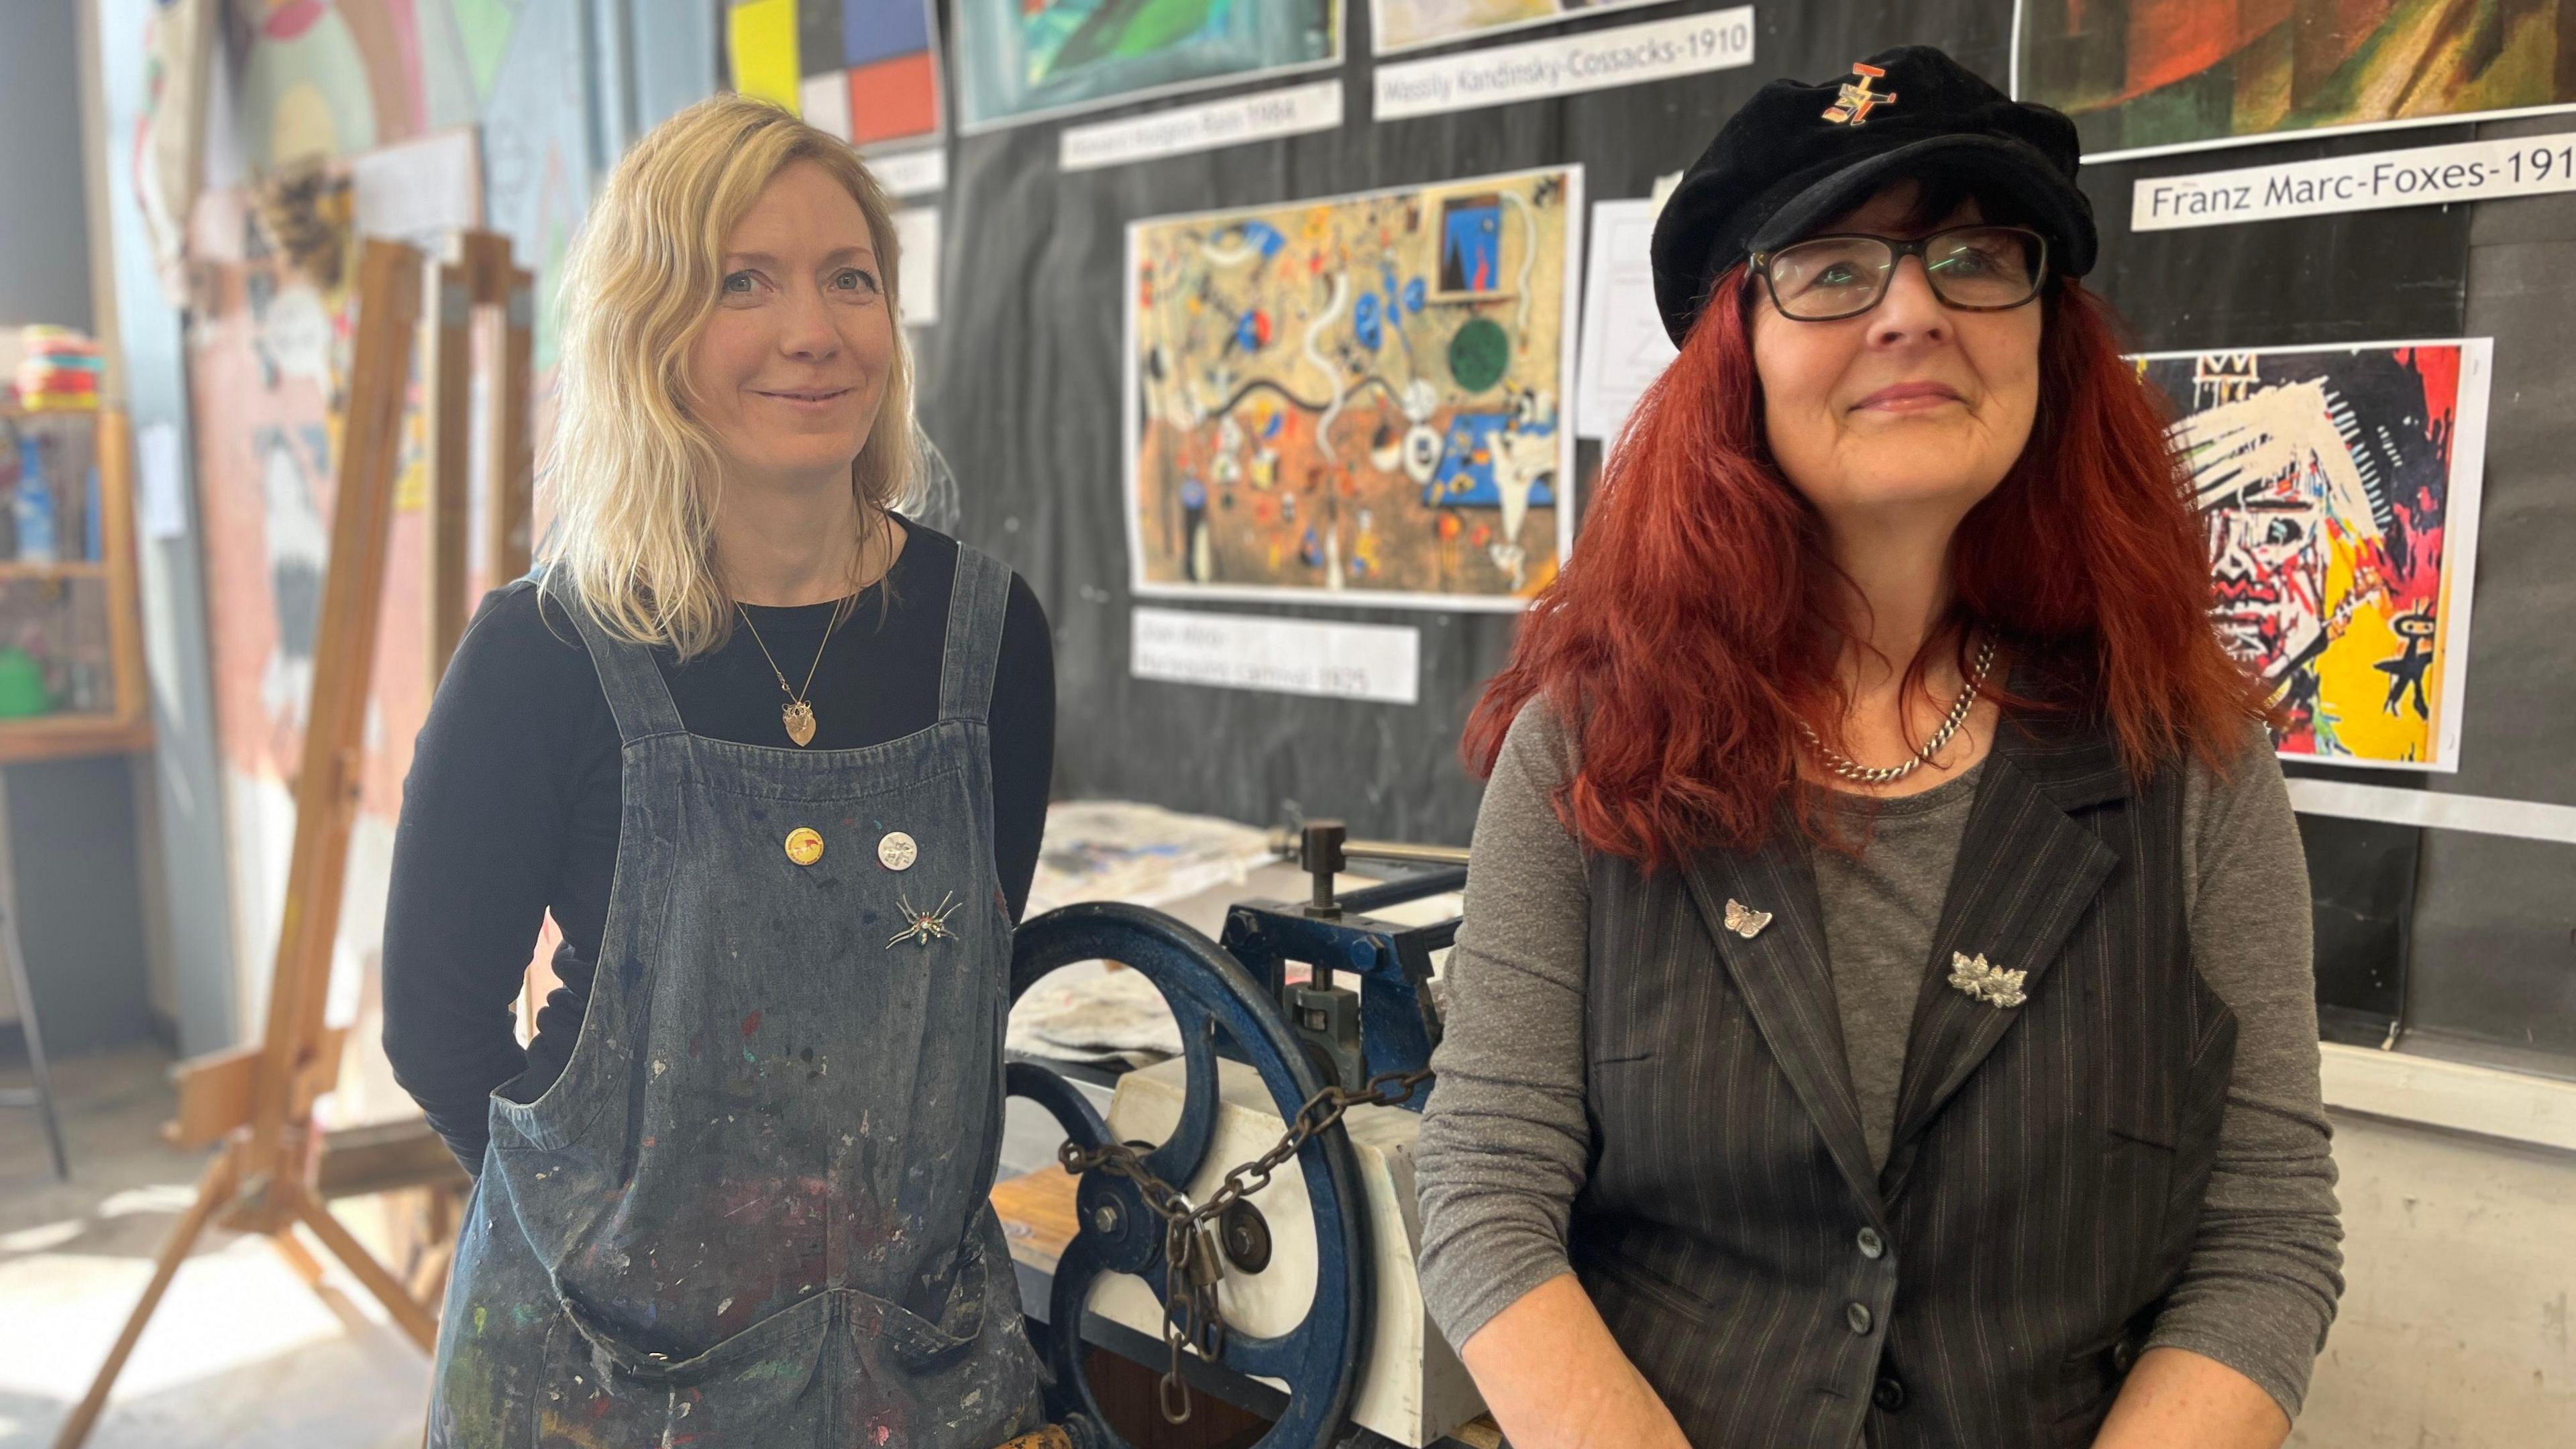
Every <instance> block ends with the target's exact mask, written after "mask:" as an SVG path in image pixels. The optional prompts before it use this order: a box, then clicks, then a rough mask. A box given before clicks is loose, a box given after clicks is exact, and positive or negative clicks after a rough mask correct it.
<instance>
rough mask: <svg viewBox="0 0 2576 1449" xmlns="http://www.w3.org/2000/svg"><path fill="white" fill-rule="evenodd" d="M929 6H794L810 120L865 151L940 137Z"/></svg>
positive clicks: (855, 1)
mask: <svg viewBox="0 0 2576 1449" xmlns="http://www.w3.org/2000/svg"><path fill="white" fill-rule="evenodd" d="M930 6H931V0H796V17H797V39H796V66H797V71H798V75H799V81H798V99H799V104H800V107H801V109H802V111H803V113H804V116H805V119H806V120H807V121H808V122H811V123H812V124H814V125H816V126H820V127H821V128H823V129H824V130H826V131H829V132H831V133H832V134H833V135H835V136H838V137H840V138H841V139H842V140H845V141H848V142H850V143H851V144H852V145H856V146H860V147H872V146H902V145H906V144H910V143H915V142H924V141H933V140H937V139H938V137H939V125H940V96H939V32H938V27H937V26H935V25H934V24H933V23H932V21H931V14H930Z"/></svg>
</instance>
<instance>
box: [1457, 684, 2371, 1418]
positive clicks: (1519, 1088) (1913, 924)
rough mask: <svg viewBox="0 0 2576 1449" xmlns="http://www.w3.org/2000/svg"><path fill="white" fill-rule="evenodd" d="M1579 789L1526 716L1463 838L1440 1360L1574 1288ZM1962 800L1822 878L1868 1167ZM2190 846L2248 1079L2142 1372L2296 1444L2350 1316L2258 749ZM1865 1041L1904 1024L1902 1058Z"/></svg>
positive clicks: (2310, 1047) (2195, 785) (1584, 900)
mask: <svg viewBox="0 0 2576 1449" xmlns="http://www.w3.org/2000/svg"><path fill="white" fill-rule="evenodd" d="M1572 770H1573V762H1572V758H1571V746H1570V744H1569V742H1568V740H1567V738H1566V736H1565V734H1564V732H1563V731H1562V730H1561V729H1560V728H1559V727H1558V725H1557V723H1556V721H1555V718H1554V716H1553V714H1552V712H1550V711H1549V710H1548V709H1546V708H1545V707H1544V706H1541V705H1537V704H1533V705H1532V706H1531V707H1530V708H1528V709H1525V710H1524V711H1523V712H1522V714H1521V717H1520V718H1519V719H1518V720H1517V721H1516V722H1515V723H1514V724H1513V726H1512V730H1511V734H1510V736H1509V738H1508V739H1506V741H1505V742H1504V745H1503V750H1502V755H1501V758H1500V759H1499V760H1498V761H1497V762H1496V764H1495V768H1494V774H1493V778H1492V780H1491V781H1490V782H1489V783H1488V784H1487V786H1486V789H1485V799H1484V804H1483V807H1482V809H1481V811H1480V812H1479V814H1478V816H1477V819H1476V837H1475V842H1474V846H1473V852H1472V855H1471V864H1470V867H1469V870H1468V876H1467V899H1466V914H1465V920H1464V922H1463V923H1462V924H1461V925H1460V927H1459V931H1458V940H1457V948H1456V950H1455V951H1454V952H1453V953H1452V955H1451V957H1450V960H1449V964H1448V967H1447V970H1446V972H1445V973H1444V974H1445V978H1446V979H1445V982H1444V987H1445V998H1446V1035H1445V1037H1444V1039H1443V1041H1442V1042H1441V1044H1440V1048H1439V1050H1438V1052H1437V1053H1436V1054H1435V1055H1434V1056H1433V1058H1432V1064H1433V1065H1434V1066H1435V1067H1436V1068H1438V1070H1439V1073H1440V1085H1439V1089H1438V1091H1437V1092H1436V1093H1435V1094H1434V1095H1433V1097H1432V1100H1431V1106H1430V1110H1429V1112H1428V1113H1427V1114H1426V1115H1425V1117H1424V1119H1423V1124H1422V1137H1421V1143H1420V1146H1419V1148H1418V1158H1417V1174H1418V1177H1417V1180H1418V1183H1419V1187H1420V1192H1421V1207H1422V1261H1421V1271H1422V1292H1423V1298H1424V1301H1425V1303H1426V1305H1427V1306H1428V1307H1429V1309H1430V1311H1431V1314H1432V1316H1433V1318H1434V1319H1435V1320H1436V1321H1437V1322H1438V1323H1439V1325H1440V1328H1441V1331H1442V1332H1443V1333H1445V1334H1446V1335H1447V1336H1448V1339H1449V1341H1450V1342H1451V1343H1452V1344H1463V1343H1465V1342H1466V1341H1467V1339H1468V1338H1469V1337H1470V1336H1472V1335H1473V1334H1474V1333H1475V1332H1476V1330H1477V1329H1479V1328H1482V1327H1483V1326H1484V1325H1485V1323H1486V1321H1487V1320H1488V1319H1491V1318H1492V1317H1493V1316H1494V1315H1495V1314H1497V1313H1499V1312H1501V1311H1502V1310H1503V1309H1505V1308H1507V1307H1509V1306H1510V1305H1511V1304H1513V1303H1514V1302H1516V1301H1518V1300H1519V1299H1520V1298H1521V1296H1522V1295H1524V1294H1526V1293H1528V1292H1529V1291H1530V1290H1531V1289H1533V1288H1536V1287H1538V1286H1539V1285H1540V1284H1542V1283H1544V1282H1546V1281H1548V1280H1549V1279H1551V1278H1554V1277H1556V1276H1558V1275H1559V1274H1562V1273H1567V1272H1570V1271H1572V1269H1571V1266H1570V1263H1569V1260H1568V1258H1567V1253H1566V1238H1567V1231H1568V1226H1569V1224H1570V1222H1571V1220H1572V1218H1573V1213H1574V1203H1575V1199H1576V1197H1577V1196H1578V1195H1579V1194H1580V1193H1581V1192H1582V1189H1583V1184H1584V1175H1585V1171H1586V1167H1587V1164H1588V1162H1589V1160H1590V1155H1591V1147H1592V1141H1591V1132H1590V1127H1589V1125H1588V1122H1587V1118H1586V1116H1585V1112H1584V1091H1585V1086H1584V1083H1585V1066H1586V1063H1585V1060H1584V1000H1585V981H1586V976H1587V974H1588V972H1589V970H1590V966H1591V963H1590V961H1589V959H1588V951H1589V946H1588V932H1587V922H1588V918H1589V914H1590V902H1589V899H1588V894H1587V892H1588V887H1587V884H1586V875H1585V870H1584V857H1583V849H1582V847H1581V845H1580V844H1579V843H1578V842H1577V841H1576V840H1575V839H1574V838H1573V837H1572V836H1571V835H1570V834H1569V833H1568V832H1567V831H1566V829H1565V827H1564V825H1563V823H1562V822H1561V821H1560V820H1559V819H1558V818H1557V815H1556V811H1555V808H1554V807H1553V805H1552V804H1551V803H1550V800H1551V797H1552V796H1553V795H1554V793H1555V791H1556V789H1557V787H1558V786H1559V785H1560V784H1561V783H1562V782H1564V781H1565V780H1567V779H1568V778H1570V776H1571V774H1572ZM1973 788H1974V786H1973V784H1972V783H1971V782H1970V781H1968V780H1966V779H1961V780H1956V781H1952V782H1949V783H1946V784H1944V785H1941V786H1938V787H1935V789H1934V790H1932V791H1930V792H1926V794H1924V795H1922V796H1918V797H1914V798H1913V799H1911V800H1900V801H1895V802H1889V803H1890V804H1891V805H1892V806H1893V807H1896V808H1894V809H1892V810H1891V811H1890V812H1889V813H1888V814H1887V815H1886V816H1883V817H1882V826H1881V829H1880V831H1879V834H1878V837H1877V838H1875V839H1874V840H1873V841H1872V844H1871V846H1870V848H1869V850H1868V852H1866V853H1865V854H1864V856H1863V857H1862V860H1861V862H1860V863H1859V864H1858V866H1857V868H1845V867H1843V866H1841V865H1840V863H1823V862H1820V866H1819V869H1818V871H1817V890H1818V896H1819V900H1820V903H1821V905H1822V907H1823V911H1824V919H1825V927H1826V933H1827V938H1828V946H1829V950H1830V952H1831V954H1832V956H1833V958H1834V977H1835V991H1836V995H1837V997H1838V998H1839V1000H1838V1005H1839V1006H1840V1008H1841V1012H1842V1015H1843V1018H1844V1021H1845V1022H1846V1024H1847V1030H1846V1043H1847V1048H1848V1050H1849V1051H1850V1052H1851V1054H1852V1055H1853V1057H1854V1061H1853V1063H1852V1065H1853V1067H1854V1068H1855V1071H1854V1080H1855V1083H1856V1085H1857V1087H1858V1089H1859V1092H1858V1095H1859V1097H1860V1100H1861V1103H1862V1108H1863V1115H1864V1117H1865V1118H1872V1119H1874V1120H1872V1121H1870V1122H1869V1123H1868V1126H1869V1137H1870V1142H1871V1147H1872V1151H1873V1153H1874V1154H1883V1153H1884V1151H1885V1144H1886V1141H1887V1137H1888V1133H1889V1130H1890V1120H1889V1119H1892V1117H1893V1114H1894V1108H1895V1094H1894V1083H1895V1081H1896V1078H1897V1072H1898V1066H1899V1064H1900V1063H1901V1058H1902V1053H1903V1050H1904V1035H1903V1024H1904V1023H1906V1022H1908V1021H1909V1020H1910V1019H1911V1016H1912V1013H1913V1007H1914V993H1915V990H1916V987H1917V985H1918V983H1919V982H1920V979H1921V976H1920V972H1921V966H1920V964H1919V963H1921V962H1922V961H1923V960H1924V959H1925V958H1926V953H1927V952H1928V950H1929V946H1930V938H1931V934H1932V932H1933V930H1934V929H1935V927H1936V925H1937V919H1936V918H1937V916H1938V913H1939V911H1940V907H1941V902H1942V897H1943V895H1944V893H1945V891H1946V888H1947V884H1948V880H1949V874H1950V866H1951V862H1952V860H1953V859H1954V858H1955V856H1956V854H1957V850H1958V840H1959V835H1960V832H1961V830H1962V829H1963V827H1964V824H1965V820H1966V815H1967V810H1966V805H1967V801H1968V798H1969V792H1970V791H1972V790H1973ZM1945 795H1946V796H1949V797H1953V798H1952V799H1951V800H1944V799H1940V798H1936V797H1941V796H1945ZM1945 822H1946V823H1945ZM2183 841H2184V870H2183V879H2184V881H2185V882H2186V886H2185V889H2186V892H2187V894H2188V898H2187V900H2186V903H2185V909H2186V911H2187V913H2188V916H2189V920H2190V929H2191V944H2192V952H2193V959H2194V963H2195V965H2196V966H2197V968H2198V969H2199V971H2200V973H2201V976H2202V978H2203V979H2204V980H2205V981H2206V982H2207V983H2208V985H2209V987H2210V989H2211V990H2213V991H2215V992H2216V993H2217V994H2218V996H2219V999H2220V1000H2222V1001H2225V1002H2226V1003H2227V1005H2228V1007H2229V1008H2230V1009H2231V1010H2233V1011H2234V1012H2235V1013H2236V1018H2237V1043H2236V1061H2235V1067H2234V1074H2233V1077H2232V1078H2231V1080H2230V1083H2229V1088H2228V1096H2227V1109H2226V1114H2225V1117H2224V1119H2223V1121H2222V1123H2221V1127H2220V1131H2219V1141H2218V1159H2217V1165H2216V1168H2215V1171H2214V1172H2213V1174H2212V1176H2211V1178H2210V1183H2209V1191H2208V1197H2207V1199H2206V1201H2205V1203H2204V1206H2203V1209H2202V1213H2201V1222H2200V1231H2199V1236H2198V1237H2197V1239H2196V1240H2195V1242H2194V1244H2193V1248H2192V1253H2191V1257H2190V1259H2189V1262H2188V1263H2187V1265H2186V1267H2185V1269H2184V1272H2183V1276H2182V1280H2181V1282H2180V1283H2179V1284H2178V1285H2177V1286H2176V1287H2175V1289H2174V1291H2173V1293H2172V1295H2171V1297H2170V1298H2169V1299H2168V1301H2167V1304H2166V1306H2165V1309H2164V1312H2163V1314H2162V1315H2161V1316H2160V1317H2159V1318H2158V1319H2157V1320H2156V1324H2155V1327H2154V1329H2153V1331H2152V1333H2151V1334H2150V1336H2149V1339H2148V1344H2147V1346H2148V1347H2150V1348H2153V1347H2175V1348H2183V1349H2188V1350H2190V1351H2192V1352H2194V1353H2198V1354H2202V1355H2205V1356H2207V1357H2209V1358H2212V1359H2216V1360H2217V1361H2219V1362H2220V1363H2223V1364H2226V1365H2227V1366H2229V1367H2230V1368H2233V1369H2235V1370H2237V1371H2238V1372H2239V1373H2242V1374H2244V1375H2245V1376H2246V1377H2247V1378H2250V1379H2252V1380H2253V1381H2254V1382H2255V1383H2257V1384H2259V1385H2261V1386H2262V1387H2263V1389H2264V1390H2265V1391H2266V1392H2267V1393H2269V1394H2270V1395H2271V1396H2272V1397H2273V1398H2274V1399H2275V1400H2276V1401H2278V1402H2279V1404H2280V1405H2281V1408H2282V1411H2283V1412H2284V1413H2286V1414H2288V1415H2290V1416H2291V1417H2292V1418H2293V1419H2295V1418H2297V1416H2298V1412H2299V1405H2300V1401H2301V1400H2302V1398H2304V1396H2305V1395H2306V1392H2307V1386H2308V1375H2309V1371H2310V1369H2311V1368H2312V1367H2313V1366H2314V1363H2315V1359H2316V1355H2317V1353H2318V1351H2319V1350H2320V1349H2321V1348H2322V1347H2323V1346H2324V1343H2325V1334H2326V1328H2327V1326H2328V1325H2329V1324H2330V1323H2331V1322H2332V1321H2333V1318H2334V1308H2335V1301H2336V1299H2337V1298H2338V1297H2340V1296H2341V1294H2342V1292H2343V1278H2342V1263H2343V1256H2342V1251H2341V1249H2340V1247H2339V1246H2338V1245H2339V1244H2340V1242H2341V1240H2342V1236H2343V1234H2342V1229H2341V1226H2340V1224H2339V1223H2338V1222H2337V1220H2336V1212H2337V1207H2336V1203H2335V1195H2334V1184H2335V1169H2334V1162H2333V1159H2332V1158H2331V1157H2330V1156H2329V1155H2328V1152H2327V1140H2328V1136H2329V1129H2328V1127H2327V1125H2326V1120H2325V1113H2324V1109H2323V1106H2322V1104H2321V1102H2320V1099H2319V1094H2318V1085H2317V1061H2318V1054H2317V1024H2316V1001H2315V985H2314V972H2315V968H2314V962H2313V957H2312V954H2311V945H2310V940H2309V931H2310V923H2309V918H2308V910H2307V901H2308V892H2307V875H2306V862H2305V858H2304V855H2303V852H2302V850H2301V848H2300V844H2299V832H2298V824H2297V821H2296V820H2295V818H2294V817H2293V816H2292V814H2291V812H2290V800H2289V791H2288V789H2287V787H2286V786H2285V784H2284V783H2283V781H2282V777H2281V770H2280V766H2279V764H2278V762H2277V761H2275V760H2274V759H2273V758H2272V754H2271V750H2270V748H2269V742H2268V741H2260V740H2251V739H2249V741H2248V747H2247V750H2246V753H2245V756H2244V759H2243V762H2242V763H2241V764H2240V765H2239V766H2237V767H2236V768H2235V769H2233V770H2231V771H2230V773H2229V775H2228V776H2227V778H2225V779H2224V780H2221V779H2218V778H2216V777H2213V776H2211V775H2210V774H2208V773H2207V772H2206V771H2203V770H2199V769H2197V768H2195V769H2194V770H2193V772H2192V775H2191V777H2190V779H2189V780H2188V782H2187V784H2186V789H2185V796H2184V823H2183ZM1861 940H1868V941H1870V942H1871V943H1872V945H1873V946H1874V948H1875V949H1870V950H1861V949H1858V948H1857V947H1856V945H1855V944H1854V943H1856V942H1858V941H1861ZM1892 961H1903V962H1908V963H1910V964H1907V965H1905V966H1904V967H1903V968H1902V969H1888V967H1887V963H1889V962H1892ZM1882 997H1901V999H1888V1000H1882V999H1880V998H1882ZM1873 1022H1877V1023H1891V1022H1892V1023H1894V1024H1895V1026H1894V1027H1893V1029H1892V1034H1891V1032H1890V1031H1885V1030H1875V1029H1873V1027H1872V1025H1871V1024H1872V1023H1873ZM1889 1051H1893V1052H1894V1053H1895V1054H1896V1055H1897V1057H1898V1061H1895V1062H1891V1061H1888V1060H1886V1059H1885V1054H1886V1053H1887V1052H1889ZM1865 1054H1866V1055H1865ZM1874 1084H1878V1085H1874ZM1881 1086H1883V1089H1880V1088H1881Z"/></svg>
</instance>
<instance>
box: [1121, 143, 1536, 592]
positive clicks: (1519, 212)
mask: <svg viewBox="0 0 2576 1449" xmlns="http://www.w3.org/2000/svg"><path fill="white" fill-rule="evenodd" d="M1582 190H1583V175H1582V172H1581V170H1580V169H1579V168H1574V167H1561V168H1554V169H1548V170H1540V171H1524V172H1518V173H1514V174H1511V175H1506V176H1488V177H1481V178H1476V179H1472V180H1466V181H1458V182H1451V183H1446V184H1443V185H1440V186H1433V187H1414V188H1405V189H1399V190H1392V191H1377V192H1369V193H1366V194H1363V195H1356V196H1340V197H1331V198H1326V199H1321V200H1314V201H1302V202H1292V203H1287V204H1283V205H1279V206H1272V207H1261V208H1256V209H1251V210H1242V211H1227V212H1211V213H1205V214H1201V215H1195V216H1179V217H1164V218H1158V219H1155V220H1150V221H1142V222H1137V223H1135V224H1134V225H1132V226H1131V227H1129V229H1128V233H1127V265H1128V293H1127V295H1128V319H1127V329H1128V336H1127V358H1128V366H1127V454H1126V456H1127V480H1128V481H1127V500H1126V502H1127V535H1128V553H1129V558H1130V560H1131V568H1132V575H1133V582H1134V586H1135V590H1136V592H1137V593H1138V594H1140V595H1147V596H1154V597H1162V598H1199V599H1220V598H1231V599H1270V600H1296V601H1302V602H1306V603H1339V604H1352V605H1371V606H1377V607H1388V606H1393V607H1398V608H1426V609H1428V608H1438V609H1486V610H1496V611H1507V610H1515V609H1519V608H1521V607H1523V606H1524V605H1525V604H1526V603H1527V602H1528V600H1529V598H1530V596H1531V595H1533V594H1535V593H1537V592H1538V590H1539V589H1541V588H1542V587H1544V586H1545V585H1546V584H1547V582H1548V581H1549V580H1551V579H1553V578H1554V577H1556V572H1557V567H1558V565H1559V563H1560V561H1561V560H1562V559H1563V558H1564V556H1565V553H1566V550H1567V549H1568V548H1569V547H1571V545H1572V543H1573V531H1574V518H1573V508H1572V502H1573V500H1572V494H1571V490H1570V482H1569V480H1571V479H1572V478H1573V477H1574V432H1573V428H1572V426H1571V423H1572V418H1571V416H1570V415H1568V414H1567V413H1566V412H1565V406H1566V402H1567V400H1568V399H1569V398H1570V397H1571V396H1572V388H1573V384H1574V345H1573V344H1574V337H1573V336H1572V333H1571V325H1572V322H1573V318H1574V309H1573V299H1574V298H1575V296H1576V295H1577V287H1578V285H1579V282H1578V275H1579V274H1578V272H1577V270H1576V268H1577V266H1578V265H1579V261H1580V258H1579V256H1578V253H1579V250H1580V238H1581V230H1580V228H1579V227H1578V226H1577V225H1576V218H1579V217H1580V216H1581V215H1582V214H1583V213H1582V200H1583V199H1582Z"/></svg>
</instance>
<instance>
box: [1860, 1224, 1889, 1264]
mask: <svg viewBox="0 0 2576 1449" xmlns="http://www.w3.org/2000/svg"><path fill="white" fill-rule="evenodd" d="M1860 1255H1861V1256H1862V1257H1864V1258H1867V1259H1869V1260H1871V1261H1872V1262H1876V1261H1877V1260H1878V1259H1880V1258H1883V1257H1885V1256H1887V1239H1885V1238H1882V1237H1880V1236H1879V1235H1878V1229H1876V1228H1863V1229H1861V1230H1860Z"/></svg>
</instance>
